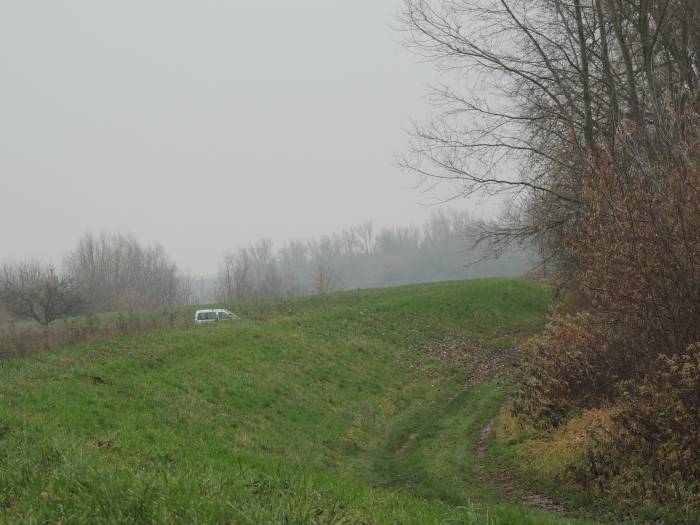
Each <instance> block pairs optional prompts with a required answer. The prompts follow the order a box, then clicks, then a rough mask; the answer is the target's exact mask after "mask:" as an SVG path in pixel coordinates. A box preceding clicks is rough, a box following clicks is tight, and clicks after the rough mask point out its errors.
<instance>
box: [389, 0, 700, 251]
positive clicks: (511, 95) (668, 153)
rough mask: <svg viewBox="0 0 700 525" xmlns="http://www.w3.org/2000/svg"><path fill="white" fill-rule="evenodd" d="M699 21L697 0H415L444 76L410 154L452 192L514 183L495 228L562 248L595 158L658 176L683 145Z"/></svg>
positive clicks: (416, 17) (423, 33)
mask: <svg viewBox="0 0 700 525" xmlns="http://www.w3.org/2000/svg"><path fill="white" fill-rule="evenodd" d="M699 21H700V2H697V1H695V0H659V1H656V2H628V1H627V0H588V1H583V0H571V1H563V0H405V1H404V11H403V15H402V22H403V27H404V28H405V30H406V33H407V42H408V44H409V46H411V48H412V49H414V50H415V51H416V52H417V53H419V54H421V55H422V56H424V57H427V58H429V59H430V60H432V61H433V63H434V64H435V65H436V66H437V68H438V69H439V71H440V73H441V74H443V75H445V76H446V77H447V80H446V82H445V83H444V84H443V85H440V86H438V87H437V88H436V89H435V90H434V92H433V97H434V101H435V103H436V106H437V107H438V108H440V113H439V115H438V117H437V118H436V119H435V120H434V121H433V122H432V123H429V124H427V125H418V126H416V128H415V130H414V132H413V141H412V144H411V153H410V154H408V155H406V156H405V157H404V158H402V159H400V163H401V164H402V165H403V166H404V167H406V168H407V169H410V170H412V171H414V172H415V173H417V174H419V175H420V176H421V177H423V178H424V180H425V181H426V182H427V183H429V184H437V183H448V184H450V185H451V188H452V189H453V191H454V193H453V196H465V195H472V194H475V193H482V194H483V193H507V194H508V195H509V196H510V198H511V202H510V204H509V215H508V221H506V223H505V224H506V225H507V227H506V228H498V229H496V230H495V231H491V232H490V233H492V234H493V236H492V238H496V239H498V238H501V239H505V240H508V239H513V238H522V237H528V236H536V237H537V238H538V240H539V241H540V243H541V244H543V245H544V246H546V247H548V248H549V251H551V252H557V250H560V249H561V248H562V243H561V237H562V232H563V230H564V228H569V229H574V230H575V229H576V228H577V227H578V226H577V225H578V224H580V222H581V220H582V218H583V217H585V216H586V214H587V213H588V204H587V202H586V199H585V197H584V195H583V192H582V188H583V184H584V182H585V181H586V180H587V178H589V177H590V174H591V173H593V172H594V170H592V169H589V168H590V166H591V162H592V160H593V159H596V158H599V157H601V156H605V157H606V158H609V159H610V160H611V162H612V163H613V164H614V165H615V167H616V168H619V169H617V170H616V171H617V172H618V173H621V174H622V173H624V177H627V178H631V179H643V180H648V181H653V180H655V179H658V177H660V176H662V175H660V174H659V172H658V170H656V169H655V166H658V165H659V164H660V161H663V162H666V163H667V164H672V163H673V162H675V161H674V155H675V153H674V152H677V151H681V150H683V148H684V146H683V145H684V144H685V141H686V138H687V137H688V136H690V135H691V134H690V133H689V132H690V130H691V129H692V128H693V127H694V126H695V125H696V122H697V116H696V115H695V114H694V113H693V112H692V111H689V110H688V108H691V107H692V105H693V104H692V102H693V100H696V99H697V97H698V93H699V92H700V83H699V82H698V80H699V78H700V68H699V67H698V64H699V61H700V58H699V57H700V36H698V35H699V34H700V23H699ZM621 182H622V183H623V184H624V183H625V182H624V181H621Z"/></svg>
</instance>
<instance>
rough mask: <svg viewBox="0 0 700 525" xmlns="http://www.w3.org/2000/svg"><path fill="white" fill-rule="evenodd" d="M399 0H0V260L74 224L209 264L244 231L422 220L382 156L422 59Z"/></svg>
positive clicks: (415, 198)
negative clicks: (403, 28)
mask: <svg viewBox="0 0 700 525" xmlns="http://www.w3.org/2000/svg"><path fill="white" fill-rule="evenodd" d="M398 7H399V0H295V1H293V2H292V1H289V0H270V1H258V0H256V1H252V0H250V1H246V2H243V1H234V0H229V1H224V0H219V1H216V0H197V1H194V0H188V1H184V0H179V1H178V0H138V1H136V0H120V1H118V2H115V1H111V0H101V1H98V0H73V1H60V0H44V1H37V0H14V1H11V0H6V1H4V2H2V3H1V4H0V64H1V65H2V69H1V70H0V75H1V76H0V115H2V118H1V119H0V170H1V171H0V173H1V177H2V192H1V193H0V232H1V237H2V241H3V242H2V248H3V252H2V253H0V259H5V258H8V257H12V258H21V257H26V256H39V257H44V258H51V259H54V260H58V259H59V258H60V256H61V255H62V254H64V253H65V252H66V251H68V250H69V249H70V248H72V247H73V245H74V244H75V242H76V240H77V239H78V238H79V237H80V236H81V235H82V234H83V233H84V232H85V231H87V230H92V231H95V232H100V231H103V230H104V231H111V232H131V233H134V234H135V235H136V236H137V238H138V239H139V240H141V241H143V242H147V243H148V242H151V241H155V240H157V241H159V242H160V243H161V244H162V245H163V246H164V247H165V249H166V250H167V251H168V252H169V253H170V254H171V255H172V256H173V258H174V259H175V260H176V261H177V262H178V263H179V264H180V266H181V267H182V268H184V269H189V270H191V271H193V272H195V273H197V274H207V273H211V272H213V271H214V270H215V268H216V265H217V264H218V261H219V259H220V256H221V255H222V254H223V253H224V252H225V251H227V250H229V249H230V248H233V247H235V246H237V245H239V244H245V243H248V242H250V241H253V240H255V239H258V238H261V237H269V238H272V239H273V240H275V241H283V240H285V239H291V238H302V239H303V238H309V237H313V236H316V235H319V234H322V233H329V232H332V231H335V230H339V229H341V228H343V227H347V226H351V225H354V224H356V223H359V222H362V221H367V220H372V221H374V222H375V223H377V224H379V225H383V224H409V223H413V222H418V221H422V220H423V219H424V218H426V217H427V215H429V213H430V212H431V211H432V209H431V208H430V207H426V206H425V205H424V203H427V202H429V201H430V199H429V198H428V197H426V196H425V195H422V194H420V193H419V192H417V191H416V190H415V189H414V188H413V184H414V183H415V180H414V179H413V178H411V177H410V176H409V175H407V174H405V173H402V172H400V171H399V170H398V169H397V168H396V167H394V166H393V155H394V154H395V153H397V152H401V151H402V150H404V149H405V145H406V136H405V134H404V132H403V128H406V127H408V125H409V123H410V119H411V118H423V117H425V116H426V115H427V114H428V111H429V109H428V107H427V103H426V101H425V99H424V96H425V94H426V87H425V85H426V84H429V83H431V82H432V78H433V73H432V71H431V69H430V68H429V67H428V66H427V65H425V64H419V63H418V62H417V59H416V58H415V57H413V56H411V55H410V54H409V53H408V52H407V51H406V50H405V49H402V48H401V47H400V46H399V44H398V42H399V39H400V36H399V35H398V34H397V33H396V31H394V30H392V25H394V14H395V13H396V11H397V10H398Z"/></svg>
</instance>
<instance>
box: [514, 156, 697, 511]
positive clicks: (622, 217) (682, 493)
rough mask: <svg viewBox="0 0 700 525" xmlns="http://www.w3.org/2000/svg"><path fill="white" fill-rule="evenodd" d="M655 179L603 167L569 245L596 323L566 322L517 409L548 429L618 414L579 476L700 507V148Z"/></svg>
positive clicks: (537, 357)
mask: <svg viewBox="0 0 700 525" xmlns="http://www.w3.org/2000/svg"><path fill="white" fill-rule="evenodd" d="M674 163H675V166H674V167H673V168H667V169H665V170H664V169H658V170H657V171H656V172H655V176H654V177H632V176H630V175H629V174H628V173H627V174H623V175H621V174H620V173H619V172H617V171H616V170H615V169H613V168H612V167H611V163H610V162H609V161H608V160H607V159H605V158H599V159H595V160H594V161H592V162H591V166H592V167H591V172H590V176H589V177H588V179H587V180H588V182H587V183H586V184H585V185H584V194H585V196H586V198H587V200H588V203H589V206H590V214H589V215H588V217H587V218H586V219H585V220H584V221H583V222H582V223H581V224H579V225H577V227H576V229H575V230H574V229H569V230H568V231H567V232H566V235H565V242H566V246H567V249H568V251H569V252H570V253H571V254H572V255H573V259H574V260H575V261H577V264H578V270H577V271H576V273H575V282H576V285H577V292H578V293H581V294H582V295H583V296H584V297H586V298H587V299H588V301H589V302H590V308H589V311H587V312H586V313H580V314H576V315H571V314H563V313H560V314H555V316H554V317H553V320H552V323H551V325H550V327H549V329H548V331H547V333H546V334H545V336H543V337H542V338H540V339H538V340H536V341H534V342H533V343H532V344H531V345H530V348H529V349H528V355H529V357H530V359H529V374H528V375H527V379H526V381H525V383H524V386H523V388H522V390H521V392H520V397H519V399H518V400H517V402H516V403H515V404H514V409H515V410H516V412H518V413H520V414H527V415H529V416H530V417H531V418H533V419H534V421H536V422H538V423H539V424H540V425H544V426H547V425H553V426H558V425H561V424H562V423H564V422H565V421H566V420H567V418H570V417H571V416H572V415H575V414H577V413H580V412H581V411H583V410H587V409H591V408H596V407H611V406H615V407H616V408H617V409H619V414H618V415H617V417H616V418H615V419H614V423H615V428H614V431H612V432H607V433H600V432H598V433H594V438H595V439H594V441H595V443H596V445H595V446H593V447H591V450H590V452H589V457H588V462H587V465H586V468H585V469H584V471H582V472H579V476H580V477H581V478H582V479H583V480H584V481H585V482H586V483H587V484H590V486H596V487H598V488H601V489H603V490H606V491H614V492H616V493H617V494H618V495H623V496H626V497H631V498H648V497H654V498H657V499H659V500H667V499H668V498H673V499H675V500H677V501H679V502H683V503H691V504H696V503H700V496H699V494H700V458H699V457H698V451H700V430H699V429H700V144H698V145H696V146H695V147H692V148H688V149H686V150H684V151H682V152H680V153H679V154H678V155H677V156H676V158H675V161H674Z"/></svg>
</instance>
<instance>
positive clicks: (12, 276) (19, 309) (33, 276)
mask: <svg viewBox="0 0 700 525" xmlns="http://www.w3.org/2000/svg"><path fill="white" fill-rule="evenodd" d="M0 302H2V304H3V306H4V307H5V309H7V311H8V312H10V313H11V314H12V315H14V316H15V317H17V318H19V319H32V320H34V321H36V322H37V323H39V324H41V325H43V326H48V325H49V324H50V323H51V322H53V321H55V320H56V319H60V318H62V317H67V316H70V315H75V314H77V313H79V312H80V311H81V309H82V308H83V306H84V300H83V297H82V295H81V294H80V291H79V287H78V283H77V282H76V281H75V280H74V279H72V278H70V277H68V276H65V275H59V274H58V273H57V271H56V270H55V268H54V267H53V266H51V265H43V264H41V263H39V262H36V261H29V262H24V263H17V264H5V265H3V266H2V268H1V269H0Z"/></svg>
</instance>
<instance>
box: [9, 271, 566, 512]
mask: <svg viewBox="0 0 700 525" xmlns="http://www.w3.org/2000/svg"><path fill="white" fill-rule="evenodd" d="M547 300H548V291H547V290H546V289H544V288H542V287H539V286H537V285H535V284H532V283H526V282H523V281H517V280H481V281H471V282H460V283H444V284H433V285H419V286H411V287H403V288H397V289H390V290H368V291H361V292H347V293H342V294H334V295H330V296H319V297H311V298H302V299H297V300H293V301H289V302H285V303H284V304H283V305H282V306H280V305H279V304H269V305H264V304H263V305H248V306H247V307H244V310H247V312H248V320H245V321H242V322H238V323H220V324H218V325H215V326H205V327H196V328H195V327H189V328H180V329H174V330H167V331H160V332H149V333H140V334H134V335H131V336H127V337H121V338H117V339H113V340H109V341H102V342H93V343H89V344H85V345H81V346H78V347H74V348H68V349H65V350H61V351H58V352H51V353H46V354H41V355H37V356H34V357H32V358H27V359H21V360H13V361H7V362H0V521H1V522H8V523H13V522H17V523H27V522H36V523H42V522H45V521H48V522H57V521H58V520H61V521H62V522H63V523H100V522H102V523H113V522H124V523H147V522H159V523H160V522H164V523H167V522H187V523H225V522H230V523H262V522H274V523H277V522H281V521H286V522H289V523H308V522H318V523H336V522H341V521H342V522H350V523H352V522H356V523H366V522H371V523H450V522H454V523H569V522H570V521H569V520H564V519H562V518H559V517H556V516H548V515H546V514H544V513H541V512H540V513H537V512H534V511H533V512H531V511H527V512H526V511H523V510H522V509H518V508H515V507H510V506H507V505H499V504H497V503H496V502H495V500H494V498H493V497H492V496H491V493H490V491H489V490H488V489H487V488H484V486H483V483H481V482H480V481H477V480H476V479H475V477H474V472H473V469H474V455H473V452H472V451H473V448H474V445H475V443H476V440H477V439H478V435H479V432H480V429H481V428H482V426H483V425H484V424H485V423H486V422H487V421H488V420H489V419H490V418H491V417H492V416H493V414H494V413H495V412H496V410H497V407H498V406H499V405H500V403H501V401H502V399H503V398H504V396H505V394H506V391H507V387H504V386H502V385H499V383H498V381H497V380H491V381H489V382H487V383H484V384H482V385H480V386H478V387H476V388H474V389H471V390H465V389H464V388H463V387H462V386H461V385H460V381H461V380H463V379H464V377H465V376H466V375H467V374H468V371H467V370H464V369H463V368H462V367H457V366H455V364H454V363H453V362H450V361H446V360H439V359H437V358H436V357H434V356H433V355H431V354H429V353H426V352H422V351H419V350H418V349H419V348H421V347H424V346H427V345H429V343H430V342H431V341H434V340H435V339H436V338H441V339H445V338H458V339H462V340H463V339H469V340H473V341H475V342H478V343H479V345H480V346H482V347H483V348H486V349H492V348H497V347H502V346H505V345H511V344H513V343H514V342H515V341H516V340H517V339H519V338H521V337H524V336H526V335H528V334H530V333H533V332H535V331H538V330H540V329H541V328H542V326H543V324H544V322H545V314H546V306H547ZM413 434H415V435H414V436H413V437H411V436H412V435H413ZM472 501H480V502H485V504H486V505H487V506H488V508H487V507H484V505H483V504H479V505H473V504H472V503H471V502H472Z"/></svg>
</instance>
